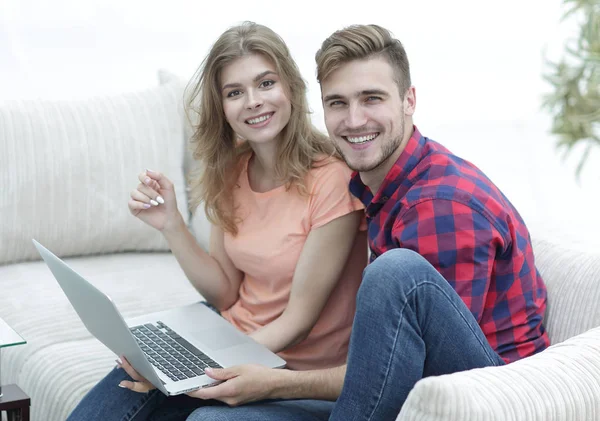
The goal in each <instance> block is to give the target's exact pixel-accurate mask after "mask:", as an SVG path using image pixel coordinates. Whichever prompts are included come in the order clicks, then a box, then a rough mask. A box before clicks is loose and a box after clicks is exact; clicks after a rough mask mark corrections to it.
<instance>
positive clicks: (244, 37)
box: [186, 22, 335, 235]
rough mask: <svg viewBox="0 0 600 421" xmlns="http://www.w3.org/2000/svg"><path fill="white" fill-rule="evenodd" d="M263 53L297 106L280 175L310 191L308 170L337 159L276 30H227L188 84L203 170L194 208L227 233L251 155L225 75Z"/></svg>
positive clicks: (282, 147)
mask: <svg viewBox="0 0 600 421" xmlns="http://www.w3.org/2000/svg"><path fill="white" fill-rule="evenodd" d="M250 54H261V55H263V56H264V57H266V58H267V59H269V60H270V61H271V63H273V65H274V66H275V70H276V71H277V73H278V74H279V76H280V78H281V81H282V83H283V84H284V86H285V88H286V93H287V96H288V98H289V99H290V102H291V106H292V107H291V108H292V110H291V115H290V120H289V122H288V124H287V125H286V126H285V128H284V129H283V131H282V140H281V141H280V142H279V143H278V145H277V162H276V164H275V170H276V174H277V177H278V179H279V180H280V181H283V182H284V183H285V185H286V187H287V188H288V189H289V188H291V187H292V186H297V187H298V188H299V189H300V191H301V192H304V193H305V192H306V185H305V176H306V173H307V171H308V170H309V169H310V168H312V167H313V166H314V165H315V163H316V162H317V161H318V160H319V159H320V156H323V155H328V156H331V155H334V154H335V151H334V148H333V144H332V143H331V142H330V141H329V139H328V138H327V137H326V136H325V135H324V134H323V133H321V132H320V131H319V130H318V129H317V128H315V127H314V126H313V125H312V123H311V121H310V115H309V108H308V101H307V99H306V83H305V82H304V80H303V79H302V76H301V74H300V70H299V69H298V66H297V65H296V63H295V62H294V60H293V59H292V56H291V55H290V52H289V50H288V48H287V46H286V44H285V42H284V41H283V40H282V39H281V38H280V37H279V36H278V35H277V34H276V33H275V32H273V31H272V30H271V29H269V28H267V27H265V26H262V25H259V24H256V23H253V22H244V23H243V24H241V25H239V26H235V27H232V28H230V29H228V30H227V31H225V32H224V33H223V34H222V35H221V36H220V37H219V39H217V41H216V42H215V43H214V45H213V46H212V48H211V50H210V52H209V54H208V56H207V57H206V58H205V59H204V61H203V62H202V64H201V66H200V68H199V69H198V70H197V71H196V74H195V75H194V77H193V78H192V80H191V81H190V83H189V84H188V87H187V89H186V91H188V94H187V95H188V100H187V104H186V105H187V112H188V117H189V118H190V120H191V121H193V122H195V124H194V123H193V124H194V126H195V127H194V134H193V136H192V138H191V142H192V145H193V156H194V159H196V160H200V161H201V163H202V165H201V169H200V171H198V172H197V173H196V174H193V175H192V177H191V180H190V186H191V191H190V202H191V206H192V208H193V209H195V208H196V207H198V206H199V205H200V204H201V203H204V206H205V210H206V215H207V217H208V219H209V221H211V222H212V223H214V224H216V225H218V226H220V227H221V228H222V229H223V230H224V231H226V232H229V233H231V234H233V235H236V234H237V226H236V222H237V220H236V216H235V206H234V203H233V188H234V187H235V185H236V182H237V179H238V177H239V174H240V160H241V159H242V157H243V156H244V155H245V154H246V153H248V152H249V151H250V146H249V144H248V142H240V141H239V139H238V138H237V135H236V133H235V132H234V131H233V129H232V128H231V126H230V125H229V124H228V123H227V121H226V119H225V113H224V111H223V99H222V94H221V87H220V76H221V71H222V70H223V68H224V67H225V66H227V65H228V64H230V63H231V62H233V61H234V60H236V59H238V58H240V57H243V56H247V55H250Z"/></svg>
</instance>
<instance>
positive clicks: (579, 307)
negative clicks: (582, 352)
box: [533, 240, 600, 344]
mask: <svg viewBox="0 0 600 421" xmlns="http://www.w3.org/2000/svg"><path fill="white" fill-rule="evenodd" d="M533 250H534V253H535V259H536V260H535V261H536V266H537V268H538V270H539V271H540V274H541V275H542V278H543V279H544V281H545V283H546V287H547V288H548V307H547V309H546V317H545V319H544V324H545V326H546V329H547V330H548V334H549V336H550V342H551V343H553V344H556V343H559V342H563V341H564V340H566V339H568V338H570V337H573V336H575V335H578V334H580V333H582V332H585V331H587V330H588V329H591V328H593V327H596V326H600V305H598V304H599V303H600V256H599V255H595V254H592V253H582V252H581V251H577V250H574V249H573V250H569V249H566V248H564V247H561V246H558V245H556V244H552V243H550V242H548V241H545V240H536V241H534V242H533Z"/></svg>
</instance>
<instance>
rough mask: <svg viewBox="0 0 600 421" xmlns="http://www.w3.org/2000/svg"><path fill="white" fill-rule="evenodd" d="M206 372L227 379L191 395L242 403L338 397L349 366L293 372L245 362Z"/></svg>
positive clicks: (334, 398)
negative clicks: (245, 363)
mask: <svg viewBox="0 0 600 421" xmlns="http://www.w3.org/2000/svg"><path fill="white" fill-rule="evenodd" d="M206 374H207V375H208V376H209V377H211V378H213V379H215V380H222V381H224V382H223V383H221V384H218V385H216V386H213V387H208V388H204V389H199V390H196V391H194V392H191V393H189V394H188V395H189V396H192V397H195V398H200V399H216V400H219V401H221V402H224V403H226V404H227V405H230V406H238V405H242V404H245V403H249V402H254V401H260V400H265V399H320V400H329V401H334V400H336V399H337V398H338V397H339V395H340V393H341V391H342V386H343V384H344V376H345V375H346V366H345V365H343V366H340V367H335V368H329V369H323V370H309V371H292V370H285V369H270V368H266V367H263V366H259V365H241V366H237V367H230V368H226V369H212V370H210V371H209V370H208V369H207V371H206Z"/></svg>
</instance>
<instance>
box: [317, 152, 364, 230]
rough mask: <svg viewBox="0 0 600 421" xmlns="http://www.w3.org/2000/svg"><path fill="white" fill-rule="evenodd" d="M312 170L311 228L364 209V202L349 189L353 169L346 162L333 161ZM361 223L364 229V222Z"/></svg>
mask: <svg viewBox="0 0 600 421" xmlns="http://www.w3.org/2000/svg"><path fill="white" fill-rule="evenodd" d="M311 172H312V174H311V184H310V187H311V188H310V199H309V214H310V228H311V229H314V228H319V227H321V226H323V225H325V224H327V223H328V222H330V221H332V220H334V219H336V218H339V217H340V216H343V215H346V214H348V213H350V212H353V211H357V210H361V209H364V206H363V204H362V203H361V202H360V201H359V200H358V199H357V198H356V197H354V196H353V195H352V194H351V193H350V190H349V189H348V183H349V182H350V176H351V174H352V171H351V170H350V169H349V168H348V167H347V166H346V165H345V164H343V163H342V162H339V161H333V162H331V163H328V164H326V165H324V166H322V167H318V168H315V169H313V170H311ZM361 225H363V226H362V227H361V228H363V229H364V223H363V224H361Z"/></svg>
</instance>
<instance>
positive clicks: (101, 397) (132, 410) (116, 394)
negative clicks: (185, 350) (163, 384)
mask: <svg viewBox="0 0 600 421" xmlns="http://www.w3.org/2000/svg"><path fill="white" fill-rule="evenodd" d="M122 380H129V381H131V380H132V379H131V377H129V375H127V373H126V372H125V370H123V369H120V368H115V369H113V370H112V371H111V372H110V373H108V375H107V376H106V377H104V378H103V379H102V380H101V381H100V382H99V383H98V384H97V385H96V386H94V387H93V388H92V389H91V390H90V391H89V392H88V393H87V395H85V396H84V398H83V399H82V400H81V402H79V405H77V407H76V408H75V409H74V410H73V412H71V414H70V415H69V417H68V418H67V421H96V420H98V421H100V420H102V421H142V420H144V421H146V420H152V421H180V420H181V421H182V420H185V419H186V418H187V416H188V415H189V414H191V413H192V412H193V411H194V410H195V409H197V408H198V407H200V406H203V405H211V404H214V402H213V401H203V400H201V399H195V398H191V397H189V396H187V395H178V396H169V397H167V396H165V395H164V394H163V393H162V392H161V391H160V390H158V389H154V390H151V391H150V392H148V393H138V392H133V391H131V390H129V389H124V388H121V387H119V386H118V384H119V383H120V382H121V381H122Z"/></svg>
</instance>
